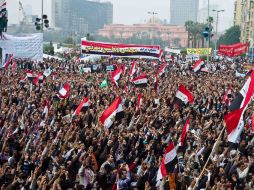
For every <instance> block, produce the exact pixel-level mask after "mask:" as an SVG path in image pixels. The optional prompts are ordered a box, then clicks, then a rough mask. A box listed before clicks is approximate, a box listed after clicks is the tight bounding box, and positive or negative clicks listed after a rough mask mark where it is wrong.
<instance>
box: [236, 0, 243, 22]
mask: <svg viewBox="0 0 254 190" xmlns="http://www.w3.org/2000/svg"><path fill="white" fill-rule="evenodd" d="M241 16H242V0H235V3H234V26H240V25H241Z"/></svg>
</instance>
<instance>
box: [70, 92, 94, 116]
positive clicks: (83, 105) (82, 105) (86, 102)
mask: <svg viewBox="0 0 254 190" xmlns="http://www.w3.org/2000/svg"><path fill="white" fill-rule="evenodd" d="M89 106H90V102H89V99H88V97H86V98H85V99H84V100H83V101H82V102H81V103H80V104H79V106H78V107H77V109H76V110H75V112H74V113H73V114H72V116H75V115H79V114H80V112H81V111H82V110H86V109H87V108H88V107H89Z"/></svg>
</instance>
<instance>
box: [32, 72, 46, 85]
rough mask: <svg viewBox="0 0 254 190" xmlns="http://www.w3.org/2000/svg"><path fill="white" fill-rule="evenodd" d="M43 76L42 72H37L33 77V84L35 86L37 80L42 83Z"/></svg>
mask: <svg viewBox="0 0 254 190" xmlns="http://www.w3.org/2000/svg"><path fill="white" fill-rule="evenodd" d="M43 78H44V76H43V73H39V74H38V75H37V76H36V77H35V78H34V80H33V84H34V85H36V86H37V85H38V83H39V82H40V83H42V81H43Z"/></svg>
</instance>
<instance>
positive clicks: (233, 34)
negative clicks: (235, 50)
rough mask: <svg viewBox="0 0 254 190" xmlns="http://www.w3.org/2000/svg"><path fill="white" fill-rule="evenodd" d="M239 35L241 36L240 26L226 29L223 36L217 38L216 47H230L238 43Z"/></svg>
mask: <svg viewBox="0 0 254 190" xmlns="http://www.w3.org/2000/svg"><path fill="white" fill-rule="evenodd" d="M240 35H241V30H240V26H232V27H231V28H229V29H227V30H226V32H225V34H223V35H222V36H221V37H220V38H219V40H218V42H217V45H218V46H219V45H221V44H225V45H230V44H235V43H239V42H240Z"/></svg>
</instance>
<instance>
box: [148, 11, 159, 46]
mask: <svg viewBox="0 0 254 190" xmlns="http://www.w3.org/2000/svg"><path fill="white" fill-rule="evenodd" d="M148 14H149V15H152V24H154V15H157V14H158V13H156V12H150V11H149V12H148ZM153 37H154V30H153V28H152V45H154V41H153Z"/></svg>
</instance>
